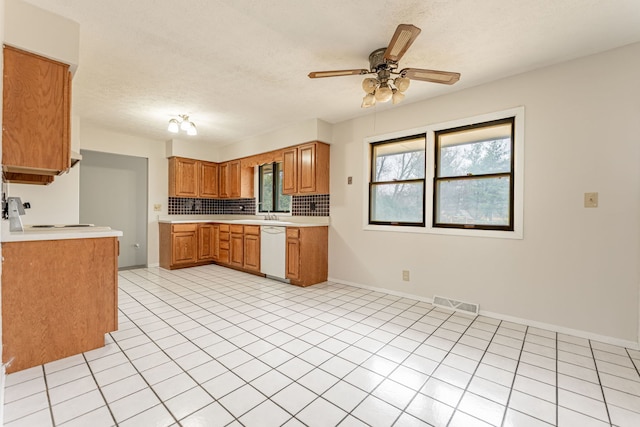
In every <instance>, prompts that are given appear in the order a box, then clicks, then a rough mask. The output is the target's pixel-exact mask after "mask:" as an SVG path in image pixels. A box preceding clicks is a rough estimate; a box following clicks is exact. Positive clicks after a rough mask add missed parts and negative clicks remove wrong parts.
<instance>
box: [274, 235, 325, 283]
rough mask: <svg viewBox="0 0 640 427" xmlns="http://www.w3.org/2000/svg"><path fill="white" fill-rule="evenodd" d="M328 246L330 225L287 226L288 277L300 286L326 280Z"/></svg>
mask: <svg viewBox="0 0 640 427" xmlns="http://www.w3.org/2000/svg"><path fill="white" fill-rule="evenodd" d="M328 247H329V236H328V227H287V249H286V250H287V253H286V270H285V271H286V274H287V279H289V280H290V281H291V283H292V284H294V285H298V286H309V285H314V284H316V283H320V282H325V281H326V280H327V274H328V262H327V259H328Z"/></svg>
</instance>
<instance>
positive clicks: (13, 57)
mask: <svg viewBox="0 0 640 427" xmlns="http://www.w3.org/2000/svg"><path fill="white" fill-rule="evenodd" d="M3 52H4V75H3V98H2V99H3V112H2V165H3V171H4V175H5V180H6V181H8V182H23V183H27V182H29V181H32V183H38V184H43V183H47V184H48V183H49V182H51V181H52V179H51V180H45V179H41V178H38V177H42V176H54V175H60V174H61V173H64V172H66V171H67V170H69V168H70V167H71V160H70V159H71V131H70V127H71V73H70V72H69V65H67V64H63V63H61V62H57V61H52V60H50V59H47V58H44V57H42V56H38V55H35V54H32V53H29V52H24V51H22V50H19V49H16V48H13V47H10V46H4V50H3ZM29 175H32V176H34V178H33V179H32V180H30V179H29V178H28V176H29ZM14 178H15V179H14Z"/></svg>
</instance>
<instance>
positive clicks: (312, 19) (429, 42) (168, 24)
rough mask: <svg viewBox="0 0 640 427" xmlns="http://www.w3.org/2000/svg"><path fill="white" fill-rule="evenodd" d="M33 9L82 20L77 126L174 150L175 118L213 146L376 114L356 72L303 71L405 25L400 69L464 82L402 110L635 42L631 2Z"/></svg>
mask: <svg viewBox="0 0 640 427" xmlns="http://www.w3.org/2000/svg"><path fill="white" fill-rule="evenodd" d="M27 2H28V3H31V4H33V5H36V6H38V7H41V8H43V9H46V10H49V11H51V12H54V13H57V14H59V15H62V16H65V17H67V18H70V19H72V20H74V21H76V22H78V23H79V24H80V37H81V39H80V59H79V68H78V71H77V73H76V75H75V78H74V81H73V85H74V86H73V97H74V99H73V101H74V112H75V114H77V115H78V116H79V117H80V119H81V121H82V122H88V123H93V124H96V125H99V126H102V127H106V128H110V129H114V130H117V131H121V132H125V133H130V134H135V135H141V136H146V137H149V138H155V139H159V140H168V139H171V138H172V137H173V135H172V134H170V133H168V132H167V130H166V125H167V121H168V120H169V118H171V117H174V116H176V115H178V114H189V115H190V116H191V119H192V120H193V121H194V122H195V123H196V124H197V126H198V132H199V135H198V136H197V137H195V138H197V139H198V140H201V141H209V142H211V143H212V144H215V145H226V144H229V143H233V142H236V141H239V140H242V139H243V138H246V137H249V136H254V135H259V134H261V133H264V132H268V131H271V130H274V129H277V128H281V127H284V126H287V125H288V124H291V123H297V122H301V121H304V120H308V119H312V118H320V119H322V120H325V121H328V122H330V123H336V122H339V121H342V120H345V119H349V118H353V117H356V116H359V115H363V114H371V113H373V109H367V110H363V109H361V108H360V103H361V100H362V96H363V95H364V93H363V92H362V89H361V86H360V83H361V81H362V77H361V76H349V77H335V78H325V79H314V80H312V79H309V78H308V77H307V74H308V73H309V72H310V71H322V70H332V69H350V68H368V61H367V58H368V55H369V53H370V52H371V51H373V50H375V49H377V48H380V47H385V46H386V45H387V43H388V42H389V40H390V38H391V36H392V35H393V32H394V30H395V28H396V26H397V25H398V24H401V23H408V24H414V25H416V26H418V27H420V28H421V29H422V33H421V34H420V36H419V37H418V39H417V40H416V42H415V43H414V44H413V45H412V46H411V48H410V49H409V51H408V53H407V54H406V55H405V56H404V58H403V59H402V60H401V62H400V67H401V68H402V67H416V68H429V69H441V70H446V71H457V72H460V73H461V74H462V77H461V79H460V81H459V82H458V83H457V84H455V85H453V86H444V85H437V84H432V83H426V82H417V81H416V82H413V83H412V84H411V87H410V88H409V90H408V91H407V92H406V95H407V96H406V98H405V101H404V103H411V102H416V101H419V100H424V99H427V98H430V97H434V96H438V95H442V94H445V93H449V92H452V91H457V90H460V89H463V88H467V87H471V86H474V85H478V84H481V83H486V82H489V81H492V80H496V79H499V78H503V77H506V76H510V75H514V74H518V73H521V72H524V71H528V70H532V69H536V68H540V67H543V66H546V65H550V64H554V63H558V62H562V61H565V60H568V59H572V58H576V57H580V56H584V55H589V54H593V53H596V52H600V51H604V50H608V49H611V48H614V47H617V46H622V45H625V44H629V43H633V42H638V41H640V1H639V0H606V1H603V0H482V1H478V0H430V1H428V0H393V1H379V0H322V1H310V0H306V1H305V0H269V1H264V0H231V1H222V0H135V1H126V2H125V1H123V0H27ZM375 108H376V109H377V110H378V111H381V110H386V109H389V108H394V107H393V106H392V105H391V103H387V104H379V105H377V106H376V107H375ZM395 108H397V107H395ZM190 138H191V137H190Z"/></svg>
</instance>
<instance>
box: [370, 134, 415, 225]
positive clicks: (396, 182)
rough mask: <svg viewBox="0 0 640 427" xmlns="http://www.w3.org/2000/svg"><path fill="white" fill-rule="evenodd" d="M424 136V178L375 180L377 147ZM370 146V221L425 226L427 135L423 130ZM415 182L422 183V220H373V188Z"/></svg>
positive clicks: (373, 222) (379, 223) (382, 223)
mask: <svg viewBox="0 0 640 427" xmlns="http://www.w3.org/2000/svg"><path fill="white" fill-rule="evenodd" d="M420 137H423V138H424V140H425V147H424V149H425V153H424V159H425V164H424V166H425V173H424V174H423V177H422V178H411V179H405V180H393V181H374V176H373V175H374V169H375V168H374V162H375V161H376V157H374V154H373V153H374V151H375V148H376V147H378V146H381V145H387V144H395V143H398V142H402V141H408V140H412V139H417V138H420ZM369 147H370V152H369V159H370V161H369V169H370V174H369V180H368V182H369V203H368V218H369V219H368V223H369V224H370V225H390V226H395V227H398V226H399V227H424V226H425V219H426V212H425V206H426V205H425V203H424V201H425V195H426V186H427V183H426V165H427V163H426V162H427V153H426V150H427V135H426V134H425V133H424V132H422V133H418V134H416V135H407V136H404V137H401V138H393V139H389V140H382V141H376V142H372V143H370V144H369ZM415 183H422V200H423V205H422V220H421V221H420V222H406V221H375V220H372V218H371V216H372V207H373V200H374V199H373V197H372V195H373V189H374V187H376V186H379V185H390V184H415Z"/></svg>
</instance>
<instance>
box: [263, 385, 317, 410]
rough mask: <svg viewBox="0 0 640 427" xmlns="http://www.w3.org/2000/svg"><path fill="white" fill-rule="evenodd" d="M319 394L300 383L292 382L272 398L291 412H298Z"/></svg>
mask: <svg viewBox="0 0 640 427" xmlns="http://www.w3.org/2000/svg"><path fill="white" fill-rule="evenodd" d="M316 397H317V395H316V394H315V393H313V392H311V391H309V390H307V389H306V388H304V387H302V386H301V385H299V384H296V383H292V384H290V385H288V386H287V387H285V388H284V389H282V390H281V391H279V392H278V393H276V394H275V395H273V396H272V397H271V400H273V401H274V402H275V403H277V404H278V405H280V406H281V407H282V408H284V409H285V410H287V411H288V412H289V413H291V414H296V413H298V412H299V411H300V410H302V408H304V407H305V406H307V405H308V404H309V403H311V402H312V401H313V400H315V399H316Z"/></svg>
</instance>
